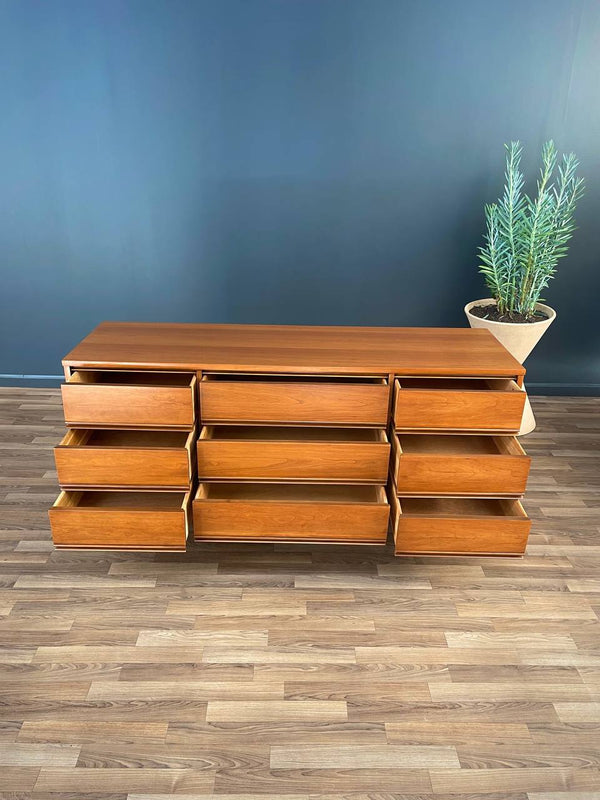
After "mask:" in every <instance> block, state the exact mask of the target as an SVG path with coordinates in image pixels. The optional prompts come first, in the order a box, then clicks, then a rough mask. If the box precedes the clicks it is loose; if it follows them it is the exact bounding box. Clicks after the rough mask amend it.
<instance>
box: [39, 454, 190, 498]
mask: <svg viewBox="0 0 600 800" xmlns="http://www.w3.org/2000/svg"><path fill="white" fill-rule="evenodd" d="M54 459H55V461H56V470H57V472H58V482H59V484H60V485H61V486H65V487H79V486H107V487H127V486H144V487H147V488H154V487H169V488H173V489H188V488H189V485H190V475H191V465H190V460H189V453H188V452H187V451H186V450H185V449H184V450H158V449H157V450H148V449H144V448H140V449H138V450H136V449H124V448H123V449H110V448H106V449H104V448H92V447H90V448H86V447H77V448H72V447H56V448H55V449H54Z"/></svg>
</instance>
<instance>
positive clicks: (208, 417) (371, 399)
mask: <svg viewBox="0 0 600 800" xmlns="http://www.w3.org/2000/svg"><path fill="white" fill-rule="evenodd" d="M388 393H389V387H388V385H387V384H386V383H385V382H382V383H364V384H361V383H323V382H315V383H311V382H310V381H307V382H306V383H301V382H297V383H296V382H289V383H287V382H280V383H278V382H277V381H272V382H268V381H260V380H257V381H235V380H231V381H225V380H210V379H206V378H205V379H203V380H202V381H201V383H200V411H201V415H202V422H204V423H207V422H212V423H227V422H246V423H250V422H255V423H264V424H269V423H272V424H273V423H274V424H276V423H286V424H290V425H291V424H294V423H302V424H314V425H318V424H325V425H371V426H377V425H383V426H385V425H386V423H387V413H388Z"/></svg>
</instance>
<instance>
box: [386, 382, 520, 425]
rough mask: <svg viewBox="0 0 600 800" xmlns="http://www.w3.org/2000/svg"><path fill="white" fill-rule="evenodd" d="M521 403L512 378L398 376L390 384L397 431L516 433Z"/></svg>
mask: <svg viewBox="0 0 600 800" xmlns="http://www.w3.org/2000/svg"><path fill="white" fill-rule="evenodd" d="M457 374H458V373H457ZM463 386H464V388H463ZM524 404H525V393H524V392H522V391H520V390H519V387H518V386H517V384H516V383H515V382H514V381H499V380H483V379H480V380H468V381H467V380H465V381H460V380H456V381H455V380H448V379H437V380H436V379H429V378H425V379H421V378H406V379H404V378H401V379H399V380H396V382H395V385H394V425H395V426H396V428H398V430H402V429H405V430H434V431H435V430H449V431H453V430H463V431H464V430H466V431H504V432H516V431H518V430H519V427H520V425H521V417H522V416H523V406H524Z"/></svg>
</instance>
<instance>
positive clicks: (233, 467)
mask: <svg viewBox="0 0 600 800" xmlns="http://www.w3.org/2000/svg"><path fill="white" fill-rule="evenodd" d="M221 430H222V428H221V427H217V426H208V427H205V428H203V429H202V431H201V433H200V437H199V439H198V442H197V445H196V449H197V453H198V477H199V479H200V480H223V479H225V480H235V479H237V480H252V481H263V480H264V481H269V480H270V481H273V480H285V481H313V482H321V481H326V482H337V483H348V482H350V483H354V482H358V483H379V484H385V483H386V481H387V476H388V464H389V457H390V445H389V442H388V440H387V436H386V434H385V431H382V430H373V431H371V430H366V431H363V430H358V431H354V430H352V429H350V430H349V429H342V430H341V431H339V433H343V434H345V437H344V438H342V437H341V436H340V435H339V433H338V432H337V431H335V430H333V431H332V430H327V429H317V430H319V431H320V433H319V435H318V436H317V437H316V438H315V437H314V435H313V431H314V430H315V429H312V430H311V428H267V427H259V428H245V427H244V426H233V427H225V429H224V434H223V433H221ZM248 431H250V432H251V434H252V435H251V436H250V435H248ZM274 433H275V434H276V436H274V435H273V434H274ZM336 434H337V435H336ZM364 434H367V436H368V438H367V436H365V435H364Z"/></svg>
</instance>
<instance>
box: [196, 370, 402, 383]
mask: <svg viewBox="0 0 600 800" xmlns="http://www.w3.org/2000/svg"><path fill="white" fill-rule="evenodd" d="M202 381H204V382H205V381H226V382H234V383H239V382H243V381H252V382H257V383H277V384H280V383H336V384H338V383H339V384H342V385H343V384H348V383H353V384H356V383H358V384H361V385H369V384H371V385H375V386H386V385H387V379H386V378H383V377H381V376H377V375H272V374H266V373H264V374H263V373H241V372H235V373H227V372H209V373H205V374H204V375H203V376H202Z"/></svg>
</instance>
